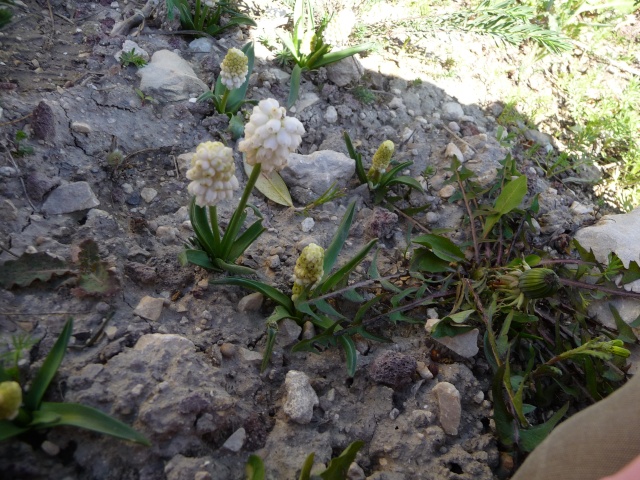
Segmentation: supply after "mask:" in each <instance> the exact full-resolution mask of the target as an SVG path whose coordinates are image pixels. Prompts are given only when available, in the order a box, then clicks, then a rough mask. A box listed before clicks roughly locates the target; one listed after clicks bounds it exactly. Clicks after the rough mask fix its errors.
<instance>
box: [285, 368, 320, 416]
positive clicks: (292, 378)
mask: <svg viewBox="0 0 640 480" xmlns="http://www.w3.org/2000/svg"><path fill="white" fill-rule="evenodd" d="M284 388H285V401H284V405H283V406H282V410H283V411H284V413H285V414H286V415H287V417H289V419H290V420H291V421H293V422H296V423H299V424H302V425H304V424H307V423H309V422H310V421H311V418H312V417H313V408H314V407H315V406H317V405H319V404H320V401H319V399H318V395H317V394H316V392H315V391H314V390H313V387H312V386H311V383H310V382H309V377H307V375H306V374H304V373H303V372H299V371H296V370H290V371H289V372H287V376H286V377H285V380H284Z"/></svg>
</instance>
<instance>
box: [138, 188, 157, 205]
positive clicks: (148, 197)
mask: <svg viewBox="0 0 640 480" xmlns="http://www.w3.org/2000/svg"><path fill="white" fill-rule="evenodd" d="M140 196H141V197H142V199H143V200H144V201H145V202H147V203H151V202H152V201H153V199H154V198H156V196H158V191H157V190H156V189H155V188H150V187H145V188H143V189H142V191H141V192H140Z"/></svg>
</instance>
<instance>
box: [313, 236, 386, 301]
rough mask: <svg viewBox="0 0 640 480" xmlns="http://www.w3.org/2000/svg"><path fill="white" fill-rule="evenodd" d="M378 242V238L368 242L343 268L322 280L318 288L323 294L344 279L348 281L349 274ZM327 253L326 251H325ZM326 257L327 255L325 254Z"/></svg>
mask: <svg viewBox="0 0 640 480" xmlns="http://www.w3.org/2000/svg"><path fill="white" fill-rule="evenodd" d="M377 242H378V239H377V238H374V239H373V240H371V241H370V242H369V243H368V244H366V245H365V246H364V247H363V248H362V249H361V250H360V251H359V252H358V253H357V254H356V255H355V256H354V257H353V258H352V259H351V260H349V261H348V262H347V263H346V264H345V265H344V266H343V267H342V268H340V269H339V270H338V271H336V272H335V273H334V274H333V275H330V276H329V277H328V278H327V279H326V280H324V281H322V282H321V284H320V286H319V287H318V288H317V289H316V290H317V291H319V292H320V293H321V294H325V293H327V292H329V291H331V289H332V288H333V287H335V286H336V285H338V284H339V283H340V282H342V281H345V282H346V281H347V279H348V277H349V274H350V273H351V272H352V271H353V270H354V269H355V268H356V267H357V266H358V265H359V264H360V262H362V260H363V259H364V257H366V255H367V253H369V251H370V250H371V249H372V248H373V247H374V245H375V244H376V243H377ZM325 255H326V253H325ZM325 259H326V256H325Z"/></svg>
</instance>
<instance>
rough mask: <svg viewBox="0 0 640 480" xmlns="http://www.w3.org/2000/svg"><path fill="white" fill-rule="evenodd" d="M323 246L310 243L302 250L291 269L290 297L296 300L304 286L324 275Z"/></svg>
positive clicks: (311, 284) (311, 283)
mask: <svg viewBox="0 0 640 480" xmlns="http://www.w3.org/2000/svg"><path fill="white" fill-rule="evenodd" d="M323 265H324V248H322V247H321V246H320V245H316V244H315V243H310V244H309V245H307V246H306V247H304V249H303V250H302V253H301V254H300V257H298V260H297V261H296V266H295V268H294V269H293V278H294V284H293V288H292V295H291V299H292V300H294V301H295V300H296V299H297V298H298V297H299V296H300V294H301V293H302V291H303V290H304V289H305V287H308V286H313V285H314V284H316V283H317V282H318V281H319V280H320V279H321V278H322V276H323V275H324V268H323Z"/></svg>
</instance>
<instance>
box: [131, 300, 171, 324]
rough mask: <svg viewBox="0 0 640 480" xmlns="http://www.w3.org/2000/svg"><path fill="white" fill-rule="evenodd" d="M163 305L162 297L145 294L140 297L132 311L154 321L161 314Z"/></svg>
mask: <svg viewBox="0 0 640 480" xmlns="http://www.w3.org/2000/svg"><path fill="white" fill-rule="evenodd" d="M163 306H164V299H163V298H155V297H150V296H148V295H147V296H144V297H142V299H141V300H140V302H139V303H138V306H137V307H136V308H135V310H134V311H133V313H134V314H135V315H138V316H139V317H142V318H144V319H147V320H151V321H152V322H155V321H156V320H158V319H159V318H160V315H162V307H163Z"/></svg>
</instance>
